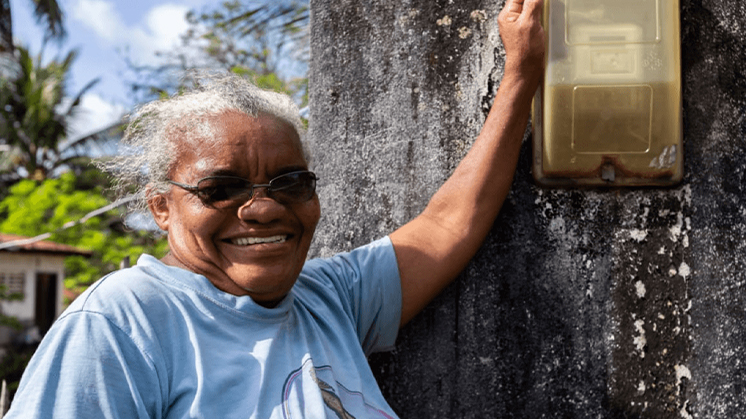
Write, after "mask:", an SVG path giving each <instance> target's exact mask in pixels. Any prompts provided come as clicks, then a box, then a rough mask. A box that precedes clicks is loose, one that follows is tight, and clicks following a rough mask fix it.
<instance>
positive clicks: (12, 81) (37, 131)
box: [0, 47, 98, 183]
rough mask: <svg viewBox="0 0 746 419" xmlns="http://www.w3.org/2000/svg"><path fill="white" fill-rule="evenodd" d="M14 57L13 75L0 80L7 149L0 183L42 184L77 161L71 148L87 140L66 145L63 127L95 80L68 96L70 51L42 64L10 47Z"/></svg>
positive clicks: (1, 127)
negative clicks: (25, 180)
mask: <svg viewBox="0 0 746 419" xmlns="http://www.w3.org/2000/svg"><path fill="white" fill-rule="evenodd" d="M16 57H17V64H18V67H17V68H16V71H15V74H14V75H13V76H12V77H9V78H3V79H0V142H4V145H5V146H6V147H8V148H9V151H6V152H3V154H2V156H0V177H1V178H2V180H3V181H4V182H5V183H12V182H15V181H17V180H18V179H21V178H33V179H36V180H44V179H46V178H47V177H48V176H49V174H50V173H52V172H53V171H54V170H55V169H58V168H60V167H62V166H69V165H74V164H75V163H76V162H77V163H79V162H80V160H81V158H83V157H84V155H83V154H81V153H80V150H79V149H78V148H77V146H78V145H80V144H81V143H83V142H85V141H87V140H88V139H87V138H81V139H78V140H76V141H74V142H70V141H67V139H68V137H67V129H68V126H67V125H68V121H69V120H70V119H71V117H72V116H73V115H74V114H75V112H76V111H77V110H78V107H79V105H80V102H81V99H82V96H83V94H85V93H86V92H87V91H88V89H90V88H91V87H93V85H95V84H96V82H97V81H98V80H94V81H92V82H90V83H88V85H86V86H85V87H84V88H83V89H82V90H81V91H80V92H78V94H77V95H75V96H74V97H72V98H70V97H68V96H67V92H66V84H67V80H68V77H69V73H70V68H71V66H72V63H73V62H74V61H75V57H76V53H75V51H73V52H70V53H69V54H67V56H65V57H64V58H63V59H62V60H52V61H50V62H49V63H47V64H42V57H41V54H39V55H37V56H36V57H32V56H31V54H30V53H29V51H28V50H27V49H26V48H23V47H18V48H17V49H16ZM83 160H86V159H84V158H83ZM86 162H87V161H86Z"/></svg>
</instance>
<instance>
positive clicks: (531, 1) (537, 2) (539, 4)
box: [522, 0, 544, 19]
mask: <svg viewBox="0 0 746 419" xmlns="http://www.w3.org/2000/svg"><path fill="white" fill-rule="evenodd" d="M522 6H523V11H522V13H523V14H524V16H526V17H533V18H535V19H541V11H542V9H543V6H544V1H543V0H525V1H523V5H522Z"/></svg>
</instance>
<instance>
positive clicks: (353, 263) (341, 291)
mask: <svg viewBox="0 0 746 419" xmlns="http://www.w3.org/2000/svg"><path fill="white" fill-rule="evenodd" d="M303 274H305V275H308V276H311V277H315V279H316V280H320V281H325V282H327V284H328V286H329V287H332V288H333V289H334V290H335V291H336V293H337V295H338V296H339V304H340V309H341V310H342V311H343V314H344V315H346V316H348V317H349V318H350V319H351V321H352V322H353V324H354V325H355V328H356V331H357V335H358V338H359V340H360V344H361V345H362V348H363V350H364V351H365V353H366V354H371V353H373V352H380V351H386V350H391V349H393V346H394V343H395V342H396V336H397V333H398V331H399V322H400V319H401V280H400V278H399V267H398V265H397V262H396V254H395V253H394V247H393V244H392V243H391V240H390V239H389V238H388V237H384V238H382V239H379V240H376V241H374V242H372V243H370V244H368V245H365V246H362V247H359V248H357V249H355V250H353V251H351V252H345V253H340V254H338V255H335V256H333V257H331V258H328V259H314V260H311V261H309V262H307V263H306V266H305V267H304V270H303V273H302V275H303Z"/></svg>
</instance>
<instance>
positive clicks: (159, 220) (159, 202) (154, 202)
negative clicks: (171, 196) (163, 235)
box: [148, 193, 170, 231]
mask: <svg viewBox="0 0 746 419" xmlns="http://www.w3.org/2000/svg"><path fill="white" fill-rule="evenodd" d="M148 208H149V209H150V213H151V214H153V219H154V220H155V223H156V224H157V225H158V227H160V229H161V230H163V231H168V225H169V215H170V214H169V208H168V198H166V196H165V195H163V194H160V193H159V194H154V195H151V196H150V197H149V198H148Z"/></svg>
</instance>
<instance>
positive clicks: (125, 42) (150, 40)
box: [72, 0, 190, 64]
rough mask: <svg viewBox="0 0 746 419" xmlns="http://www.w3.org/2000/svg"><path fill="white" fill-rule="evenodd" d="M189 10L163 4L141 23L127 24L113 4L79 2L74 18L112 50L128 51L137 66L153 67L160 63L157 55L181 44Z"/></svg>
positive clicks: (91, 0) (90, 0)
mask: <svg viewBox="0 0 746 419" xmlns="http://www.w3.org/2000/svg"><path fill="white" fill-rule="evenodd" d="M189 10H190V7H189V6H187V5H183V4H173V3H165V4H160V5H157V6H155V7H153V8H151V9H150V10H148V12H147V13H146V14H145V16H144V18H143V19H142V21H140V22H138V23H136V24H134V25H127V24H125V23H124V20H123V19H122V17H121V15H120V14H119V12H118V11H117V10H116V7H115V3H114V2H113V1H108V0H78V1H77V4H76V5H75V6H74V7H73V13H72V17H73V18H74V19H75V20H78V21H80V22H81V23H82V24H83V25H84V26H86V27H88V28H90V29H91V30H93V32H94V33H95V34H96V35H97V36H99V37H100V38H101V40H103V41H105V42H106V43H107V44H109V45H111V46H112V47H115V48H126V49H127V50H128V51H129V55H130V58H131V59H133V60H134V61H135V62H136V63H138V64H152V63H154V62H157V61H158V58H157V57H156V55H155V53H156V52H161V51H168V50H170V49H172V48H174V47H175V46H177V45H179V44H180V41H181V38H180V35H181V34H183V33H184V32H186V31H187V29H188V28H189V24H188V22H187V21H186V14H187V12H188V11H189Z"/></svg>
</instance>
